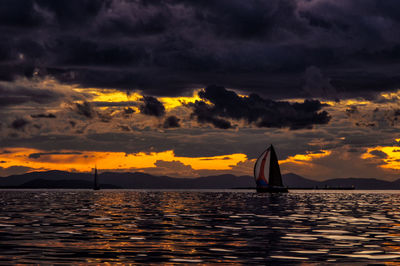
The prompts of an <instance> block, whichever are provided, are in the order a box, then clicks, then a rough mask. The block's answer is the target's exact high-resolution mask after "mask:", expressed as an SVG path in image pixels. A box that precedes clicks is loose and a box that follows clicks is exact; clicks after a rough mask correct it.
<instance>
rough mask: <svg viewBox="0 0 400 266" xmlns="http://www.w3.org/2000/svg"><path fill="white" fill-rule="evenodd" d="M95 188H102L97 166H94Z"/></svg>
mask: <svg viewBox="0 0 400 266" xmlns="http://www.w3.org/2000/svg"><path fill="white" fill-rule="evenodd" d="M93 190H100V183H99V177H98V175H97V166H94V179H93Z"/></svg>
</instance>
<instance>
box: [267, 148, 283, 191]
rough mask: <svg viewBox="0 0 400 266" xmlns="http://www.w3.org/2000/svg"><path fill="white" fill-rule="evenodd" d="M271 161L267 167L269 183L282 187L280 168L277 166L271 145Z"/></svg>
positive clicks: (276, 159)
mask: <svg viewBox="0 0 400 266" xmlns="http://www.w3.org/2000/svg"><path fill="white" fill-rule="evenodd" d="M270 148H271V152H270V153H271V162H270V167H269V185H270V186H277V187H283V183H282V175H281V169H280V168H279V163H278V157H277V156H276V153H275V149H274V147H273V146H272V145H271V147H270Z"/></svg>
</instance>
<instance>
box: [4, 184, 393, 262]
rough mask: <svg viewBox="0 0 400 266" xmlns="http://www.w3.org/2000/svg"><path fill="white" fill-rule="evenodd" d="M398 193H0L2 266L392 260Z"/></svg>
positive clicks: (29, 191)
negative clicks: (26, 265)
mask: <svg viewBox="0 0 400 266" xmlns="http://www.w3.org/2000/svg"><path fill="white" fill-rule="evenodd" d="M399 193H400V192H399ZM399 193H398V192H397V191H391V192H388V191H383V192H371V191H326V192H323V191H322V192H321V191H320V192H313V191H293V192H291V193H288V194H281V195H269V194H260V193H254V192H253V191H243V190H242V191H132V190H125V191H121V190H114V191H113V190H109V191H106V190H101V191H88V190H86V191H85V190H1V191H0V264H12V263H16V262H19V263H56V262H58V263H101V262H111V263H114V262H121V263H129V262H131V263H148V262H154V263H157V262H159V263H164V264H165V263H171V264H176V263H180V262H181V263H188V262H193V263H217V262H223V263H242V264H251V263H253V264H263V263H282V264H288V263H303V264H304V263H311V264H312V263H313V262H316V263H329V262H330V263H339V262H342V263H349V262H359V263H360V265H363V264H367V263H377V262H379V263H385V262H387V263H391V262H400V194H399Z"/></svg>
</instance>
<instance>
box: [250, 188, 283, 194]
mask: <svg viewBox="0 0 400 266" xmlns="http://www.w3.org/2000/svg"><path fill="white" fill-rule="evenodd" d="M257 192H259V193H288V192H289V191H288V189H287V188H285V187H257Z"/></svg>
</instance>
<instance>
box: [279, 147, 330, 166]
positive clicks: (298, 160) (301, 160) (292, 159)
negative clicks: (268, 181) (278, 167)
mask: <svg viewBox="0 0 400 266" xmlns="http://www.w3.org/2000/svg"><path fill="white" fill-rule="evenodd" d="M330 154H331V151H325V150H322V151H321V152H320V153H307V154H296V155H295V156H289V157H288V158H287V159H285V160H280V161H279V163H280V164H285V163H295V164H307V163H309V162H310V161H312V160H315V159H318V158H322V157H325V156H328V155H330Z"/></svg>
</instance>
